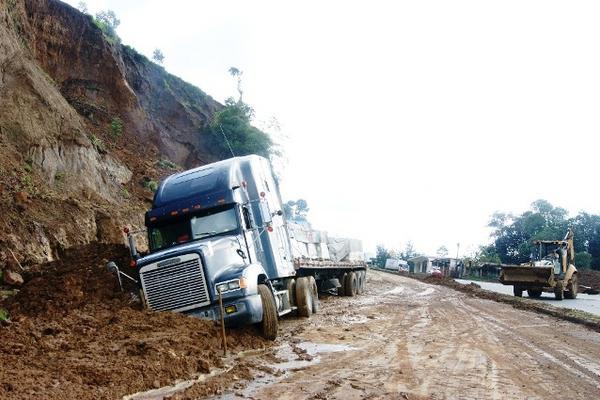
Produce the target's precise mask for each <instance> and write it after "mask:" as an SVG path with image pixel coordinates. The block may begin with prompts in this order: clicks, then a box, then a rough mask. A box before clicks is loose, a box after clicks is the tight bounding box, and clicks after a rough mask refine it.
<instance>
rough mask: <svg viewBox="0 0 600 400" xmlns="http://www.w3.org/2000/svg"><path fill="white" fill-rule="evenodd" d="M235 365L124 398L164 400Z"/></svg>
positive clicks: (132, 399)
mask: <svg viewBox="0 0 600 400" xmlns="http://www.w3.org/2000/svg"><path fill="white" fill-rule="evenodd" d="M232 368H233V367H229V368H225V369H214V370H212V371H211V372H210V373H209V374H201V375H199V376H198V377H197V378H196V379H190V380H187V381H179V382H177V383H176V384H174V385H171V386H164V387H161V388H159V389H153V390H148V391H146V392H138V393H134V394H131V395H128V396H123V400H162V399H164V398H165V397H170V396H173V395H174V394H176V393H179V392H183V391H184V390H185V389H187V388H189V387H191V386H193V385H195V384H197V383H202V382H205V381H206V380H207V379H208V378H212V377H214V376H217V375H220V374H223V373H225V372H228V371H230V370H231V369H232Z"/></svg>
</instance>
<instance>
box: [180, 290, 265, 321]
mask: <svg viewBox="0 0 600 400" xmlns="http://www.w3.org/2000/svg"><path fill="white" fill-rule="evenodd" d="M230 306H234V307H235V311H234V312H230V313H227V312H225V314H224V315H225V325H227V326H240V325H249V324H255V323H258V322H260V321H262V315H263V310H262V302H261V301H260V296H259V295H258V294H255V295H250V296H245V297H238V298H236V299H223V309H224V310H226V309H227V308H228V307H230ZM185 314H186V315H191V316H194V317H197V318H202V319H209V320H213V321H220V320H221V313H220V310H219V304H218V303H217V304H211V305H209V306H206V307H202V308H196V309H194V310H190V311H186V312H185Z"/></svg>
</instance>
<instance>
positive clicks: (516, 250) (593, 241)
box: [486, 200, 600, 268]
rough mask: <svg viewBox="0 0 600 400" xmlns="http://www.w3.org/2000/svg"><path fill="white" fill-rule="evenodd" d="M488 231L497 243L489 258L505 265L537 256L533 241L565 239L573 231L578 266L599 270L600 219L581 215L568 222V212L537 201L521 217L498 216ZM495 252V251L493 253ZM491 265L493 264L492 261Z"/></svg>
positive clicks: (489, 250)
mask: <svg viewBox="0 0 600 400" xmlns="http://www.w3.org/2000/svg"><path fill="white" fill-rule="evenodd" d="M488 226H489V227H491V228H493V231H492V237H493V238H494V243H493V245H492V246H491V247H486V254H487V255H488V256H491V257H492V259H495V258H496V257H498V258H499V260H500V261H501V262H502V263H505V264H519V263H523V262H527V261H529V258H530V255H531V254H532V253H535V248H534V245H533V243H532V241H533V240H556V239H562V238H563V237H564V235H565V232H566V231H567V229H568V228H569V227H570V228H572V229H573V232H574V240H573V246H574V248H575V255H576V259H575V265H576V266H578V267H579V266H581V267H583V268H586V267H588V266H591V267H592V268H594V267H596V268H600V216H598V215H591V214H588V213H585V212H580V213H579V214H578V215H577V216H575V217H573V218H568V213H567V210H565V209H564V208H561V207H554V206H553V205H552V204H551V203H549V202H548V201H546V200H536V201H534V202H533V203H532V204H531V209H530V210H528V211H525V212H524V213H522V214H521V215H517V216H515V215H510V214H504V213H495V214H493V215H492V217H491V220H490V223H489V224H488ZM492 248H493V251H491V250H492ZM489 262H492V261H489Z"/></svg>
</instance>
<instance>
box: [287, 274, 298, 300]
mask: <svg viewBox="0 0 600 400" xmlns="http://www.w3.org/2000/svg"><path fill="white" fill-rule="evenodd" d="M286 289H287V292H288V295H289V296H290V306H292V307H295V306H296V280H295V279H290V280H288V281H287V285H286Z"/></svg>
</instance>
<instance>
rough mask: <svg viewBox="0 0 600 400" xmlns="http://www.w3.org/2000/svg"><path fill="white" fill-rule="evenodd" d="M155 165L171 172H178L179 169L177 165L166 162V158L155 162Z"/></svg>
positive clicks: (169, 161)
mask: <svg viewBox="0 0 600 400" xmlns="http://www.w3.org/2000/svg"><path fill="white" fill-rule="evenodd" d="M156 165H158V167H159V168H162V169H170V170H173V171H175V170H178V169H179V168H180V167H179V165H177V164H175V163H174V162H173V161H171V160H167V159H166V158H164V159H162V160H158V161H157V162H156Z"/></svg>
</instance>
